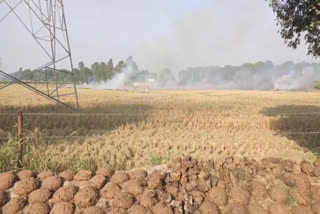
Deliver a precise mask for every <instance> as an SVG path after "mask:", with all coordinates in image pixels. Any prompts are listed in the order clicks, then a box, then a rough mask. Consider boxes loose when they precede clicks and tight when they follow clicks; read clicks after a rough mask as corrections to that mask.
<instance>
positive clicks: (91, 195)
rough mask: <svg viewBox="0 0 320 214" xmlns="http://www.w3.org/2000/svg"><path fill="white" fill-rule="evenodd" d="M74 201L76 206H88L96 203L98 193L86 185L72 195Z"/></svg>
mask: <svg viewBox="0 0 320 214" xmlns="http://www.w3.org/2000/svg"><path fill="white" fill-rule="evenodd" d="M74 201H75V203H76V205H77V206H78V207H80V208H88V207H91V206H94V205H96V203H97V201H98V194H97V193H96V191H95V190H94V189H92V188H90V187H86V188H84V189H81V190H79V192H78V193H77V194H76V195H75V196H74Z"/></svg>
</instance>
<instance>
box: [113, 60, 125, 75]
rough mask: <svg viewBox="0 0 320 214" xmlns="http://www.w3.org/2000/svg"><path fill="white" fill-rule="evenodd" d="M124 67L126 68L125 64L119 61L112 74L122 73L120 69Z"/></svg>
mask: <svg viewBox="0 0 320 214" xmlns="http://www.w3.org/2000/svg"><path fill="white" fill-rule="evenodd" d="M125 67H126V64H125V63H124V61H123V60H121V61H119V62H118V64H117V65H116V67H115V68H114V72H115V73H120V72H121V71H122V69H123V68H125Z"/></svg>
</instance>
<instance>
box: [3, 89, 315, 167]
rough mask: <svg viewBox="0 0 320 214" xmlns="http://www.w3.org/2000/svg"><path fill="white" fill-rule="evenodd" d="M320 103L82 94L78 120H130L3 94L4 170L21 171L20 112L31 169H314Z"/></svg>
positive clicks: (193, 94)
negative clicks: (227, 162) (245, 164)
mask: <svg viewBox="0 0 320 214" xmlns="http://www.w3.org/2000/svg"><path fill="white" fill-rule="evenodd" d="M63 90H64V91H65V92H68V89H63ZM319 98H320V93H319V92H317V91H314V92H280V91H217V90H211V91H210V90H208V91H205V90H201V91H200V90H198V91H197V90H194V91H184V90H181V91H179V90H156V91H151V92H149V93H144V92H133V91H110V90H93V89H79V99H80V105H81V112H80V113H82V114H87V113H89V114H125V115H105V116H102V115H91V116H88V115H72V114H74V112H71V111H69V110H67V109H65V108H64V107H61V106H56V105H55V104H52V103H51V102H50V101H47V100H45V99H44V98H42V97H40V96H38V95H35V94H33V93H32V92H29V91H27V90H26V89H24V88H22V87H20V86H11V87H8V88H6V89H5V90H2V91H0V113H1V115H0V130H1V131H0V138H1V139H3V138H6V137H8V133H11V134H10V135H9V140H6V139H3V140H2V144H1V149H0V170H1V171H7V170H12V169H15V167H16V166H15V164H16V153H15V150H16V144H17V141H16V140H15V138H14V134H15V133H16V128H15V121H16V116H14V115H7V116H6V115H4V114H5V113H10V112H11V113H15V112H16V110H17V109H18V108H22V109H23V112H24V113H25V116H24V124H25V129H26V131H25V136H26V140H25V144H24V145H25V155H24V159H23V167H24V168H26V169H32V170H39V171H42V170H48V169H50V170H52V171H54V172H60V171H63V170H66V169H71V170H73V171H78V170H80V169H90V170H95V169H97V168H98V167H106V166H108V167H111V168H114V169H125V170H130V169H133V168H139V167H151V166H155V165H160V164H164V163H167V162H168V161H170V160H174V159H175V158H177V157H182V156H186V155H191V156H192V157H194V158H197V159H198V160H209V159H213V160H216V159H220V158H224V157H229V156H233V157H249V158H255V159H257V160H260V159H262V158H265V157H280V158H283V159H290V160H297V161H301V160H308V161H314V160H316V159H317V156H318V154H319V151H320V144H319V140H320V134H317V133H313V134H310V133H309V134H302V133H300V132H315V131H320V114H319V113H320V102H319V100H320V99H319ZM70 101H71V100H70ZM27 113H49V114H50V113H66V114H71V115H60V116H59V115H58V116H53V115H27ZM281 113H289V114H285V115H283V114H281ZM293 113H294V114H293ZM296 113H299V114H296ZM300 113H303V114H300ZM305 113H307V114H305ZM316 113H318V114H316ZM128 114H129V115H128ZM297 132H298V133H297ZM57 138H59V139H57ZM60 138H61V139H60Z"/></svg>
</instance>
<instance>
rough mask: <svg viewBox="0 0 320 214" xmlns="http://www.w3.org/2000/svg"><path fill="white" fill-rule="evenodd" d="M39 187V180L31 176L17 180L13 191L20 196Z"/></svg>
mask: <svg viewBox="0 0 320 214" xmlns="http://www.w3.org/2000/svg"><path fill="white" fill-rule="evenodd" d="M39 187H40V182H39V180H38V179H36V178H33V177H27V178H24V179H23V180H21V181H20V182H18V184H17V186H16V188H15V193H16V194H17V195H20V196H26V195H29V194H30V193H31V192H32V191H33V190H35V189H38V188H39Z"/></svg>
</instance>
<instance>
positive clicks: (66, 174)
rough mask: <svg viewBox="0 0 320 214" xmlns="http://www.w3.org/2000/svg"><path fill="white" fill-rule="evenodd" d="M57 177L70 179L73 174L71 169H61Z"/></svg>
mask: <svg viewBox="0 0 320 214" xmlns="http://www.w3.org/2000/svg"><path fill="white" fill-rule="evenodd" d="M59 177H60V178H62V179H64V180H66V181H72V180H73V178H74V174H73V172H72V171H70V170H68V171H63V172H61V173H60V174H59Z"/></svg>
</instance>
